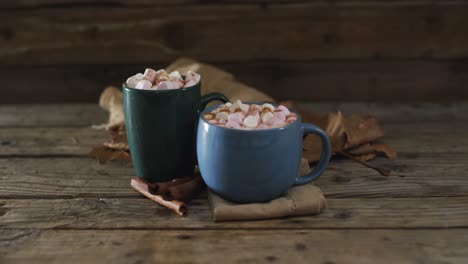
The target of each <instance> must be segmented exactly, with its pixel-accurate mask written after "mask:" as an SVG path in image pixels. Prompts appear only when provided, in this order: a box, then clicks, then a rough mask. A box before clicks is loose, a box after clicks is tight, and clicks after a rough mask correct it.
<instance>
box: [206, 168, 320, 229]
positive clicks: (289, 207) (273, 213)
mask: <svg viewBox="0 0 468 264" xmlns="http://www.w3.org/2000/svg"><path fill="white" fill-rule="evenodd" d="M309 171H310V167H309V163H308V162H307V160H306V159H302V161H301V168H300V171H299V175H300V176H302V175H305V174H307V173H308V172H309ZM208 200H209V202H210V206H211V211H212V213H213V220H214V221H215V222H221V221H235V220H255V219H272V218H280V217H287V216H299V215H315V214H319V213H321V212H322V211H323V210H324V209H325V208H326V206H327V202H326V200H325V197H324V196H323V194H322V191H321V190H320V188H318V187H317V186H315V185H314V184H313V183H309V184H305V185H302V186H295V187H291V188H290V189H289V191H288V192H287V193H286V194H285V195H284V196H282V197H280V198H277V199H275V200H272V201H270V202H267V203H252V204H235V203H231V202H228V201H226V200H224V199H222V198H221V197H219V196H218V195H216V194H215V193H213V192H211V191H208Z"/></svg>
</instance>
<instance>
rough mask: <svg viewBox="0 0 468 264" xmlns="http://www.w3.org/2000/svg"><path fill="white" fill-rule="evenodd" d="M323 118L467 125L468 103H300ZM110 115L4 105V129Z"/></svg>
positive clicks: (87, 109)
mask: <svg viewBox="0 0 468 264" xmlns="http://www.w3.org/2000/svg"><path fill="white" fill-rule="evenodd" d="M299 105H301V106H302V107H303V108H305V109H309V110H311V111H314V112H316V113H319V114H324V113H327V112H329V111H336V110H341V111H342V112H343V113H344V114H345V115H348V114H352V113H355V114H363V115H373V116H375V117H377V118H378V119H379V120H380V121H381V122H382V123H383V124H390V123H400V124H402V123H405V124H412V123H414V122H420V121H466V120H468V103H466V102H454V103H446V104H441V103H420V104H401V103H388V104H382V103H319V102H306V103H300V104H299ZM107 118H108V115H107V113H106V112H105V111H103V110H101V109H100V108H99V106H98V105H97V103H96V104H58V105H50V104H44V105H0V128H7V127H28V128H30V127H89V126H90V125H91V124H101V123H104V122H106V121H107Z"/></svg>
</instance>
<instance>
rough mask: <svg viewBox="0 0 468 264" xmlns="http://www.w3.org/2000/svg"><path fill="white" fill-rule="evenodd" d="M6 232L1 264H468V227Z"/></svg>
mask: <svg viewBox="0 0 468 264" xmlns="http://www.w3.org/2000/svg"><path fill="white" fill-rule="evenodd" d="M0 232H1V237H2V238H3V239H2V241H0V243H1V244H2V245H4V246H2V247H0V252H2V253H4V254H3V257H1V258H2V259H1V260H2V263H19V262H34V263H65V262H66V263H101V262H109V263H146V262H158V263H159V262H164V263H174V262H178V263H189V262H190V263H269V262H273V261H276V262H280V263H282V262H288V263H310V262H311V260H313V261H314V262H317V263H331V262H333V263H417V262H421V263H463V262H464V261H465V260H466V258H467V257H468V251H467V250H468V249H467V247H466V244H467V243H468V231H467V230H465V229H463V230H459V229H456V230H431V232H427V230H308V231H290V230H281V231H280V230H274V231H273V230H271V231H269V230H236V231H227V230H223V231H213V230H207V231H201V230H200V231H194V230H158V231H153V230H141V231H139V230H120V231H118V232H116V231H100V232H96V231H95V230H89V231H88V230H84V231H71V230H70V231H53V230H49V231H37V230H32V231H30V230H3V231H0ZM57 249H60V250H57Z"/></svg>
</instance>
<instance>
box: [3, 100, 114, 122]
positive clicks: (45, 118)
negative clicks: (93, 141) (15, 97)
mask: <svg viewBox="0 0 468 264" xmlns="http://www.w3.org/2000/svg"><path fill="white" fill-rule="evenodd" d="M97 104H98V102H96V104H75V105H73V104H63V105H54V104H45V105H26V106H21V105H0V127H28V128H31V127H64V126H68V127H90V126H91V125H93V124H95V125H99V124H102V123H105V122H107V120H108V116H109V115H108V113H106V112H105V111H104V110H102V109H101V108H99V106H98V105H97Z"/></svg>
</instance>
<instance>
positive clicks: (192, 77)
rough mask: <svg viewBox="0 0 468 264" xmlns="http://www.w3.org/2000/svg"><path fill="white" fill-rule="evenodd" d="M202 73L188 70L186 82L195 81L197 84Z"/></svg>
mask: <svg viewBox="0 0 468 264" xmlns="http://www.w3.org/2000/svg"><path fill="white" fill-rule="evenodd" d="M200 78H201V77H200V74H198V73H195V72H193V71H188V72H187V76H185V82H186V83H187V82H189V81H194V82H195V84H197V83H198V82H200Z"/></svg>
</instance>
